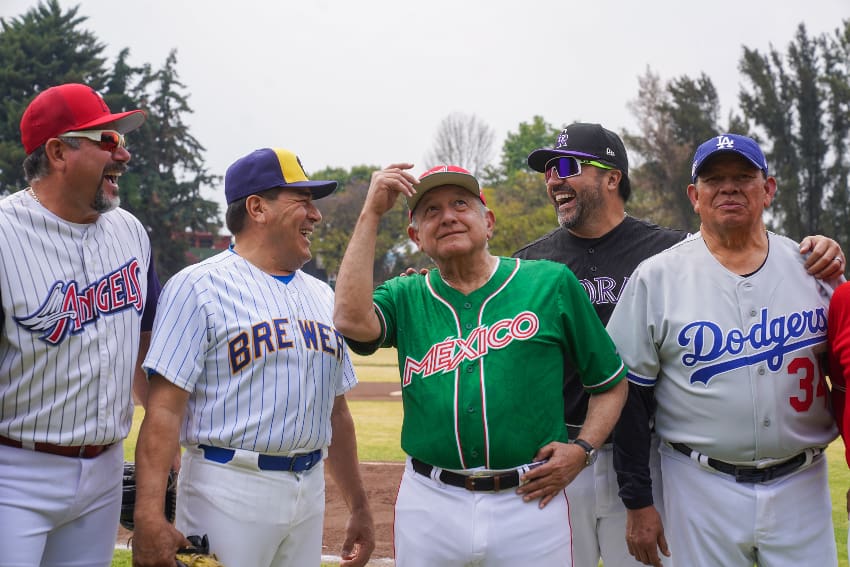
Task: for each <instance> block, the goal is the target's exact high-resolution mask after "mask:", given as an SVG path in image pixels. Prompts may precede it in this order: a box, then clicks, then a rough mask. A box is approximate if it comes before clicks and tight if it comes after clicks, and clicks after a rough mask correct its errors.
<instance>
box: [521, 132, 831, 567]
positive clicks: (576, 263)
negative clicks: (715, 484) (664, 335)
mask: <svg viewBox="0 0 850 567" xmlns="http://www.w3.org/2000/svg"><path fill="white" fill-rule="evenodd" d="M528 164H529V167H531V168H532V169H533V170H535V171H539V172H541V173H543V174H544V176H545V180H546V190H547V192H548V194H549V198H550V200H551V202H552V204H553V206H554V208H555V212H556V213H557V217H558V222H559V225H560V226H559V227H558V228H556V229H555V230H553V231H552V232H550V233H548V234H546V235H545V236H543V237H541V238H540V239H538V240H536V241H534V242H532V243H530V244H528V245H527V246H525V247H523V248H521V249H520V250H519V251H517V252H516V253H515V256H517V257H519V258H526V259H541V258H542V259H549V260H554V261H557V262H562V263H564V264H567V265H568V266H569V267H570V268H571V270H572V271H573V272H574V273H575V274H576V276H577V277H578V279H579V281H580V282H581V283H582V285H583V287H584V289H585V291H586V292H587V293H588V295H589V296H590V299H591V302H592V303H593V305H594V308H595V309H596V313H597V315H598V316H599V318H600V319H601V320H602V322H603V323H604V324H607V323H608V320H609V319H610V317H611V313H612V312H613V310H614V307H615V306H616V304H617V301H618V299H619V297H620V294H621V293H622V290H623V286H624V285H625V283H626V281H628V279H629V276H630V275H631V273H632V272H633V271H634V269H635V268H636V267H637V265H638V264H639V263H640V262H642V261H643V260H645V259H646V258H649V257H650V256H653V255H655V254H657V253H659V252H661V251H662V250H665V249H667V248H669V247H670V246H672V245H674V244H676V243H678V242H679V241H681V240H682V239H684V238H685V236H686V233H685V232H682V231H678V230H673V229H669V228H664V227H660V226H657V225H655V224H652V223H649V222H647V221H643V220H639V219H636V218H634V217H631V216H629V215H627V214H626V212H625V208H626V202H627V201H628V199H629V196H630V195H631V183H630V179H629V162H628V155H627V153H626V149H625V147H624V146H623V143H622V141H621V140H620V137H619V136H618V135H617V134H616V133H614V132H612V131H610V130H608V129H606V128H604V127H602V126H601V125H599V124H589V123H574V124H570V125H569V126H567V127H566V128H565V129H564V130H563V131H562V132H561V133H560V134H559V136H558V138H557V140H556V143H555V145H554V146H553V147H552V148H541V149H538V150H535V151H534V152H532V153H531V154H530V155H529V156H528ZM809 251H811V255H810V256H809V258H808V259H807V261H806V266H807V268H808V269H809V271H810V273H812V274H815V275H817V276H818V277H821V278H829V277H833V276H835V275H836V274H838V273H840V272H841V270H842V267H843V264H841V263H839V262H833V261H831V260H832V258H834V257H838V258H840V259H843V255H842V254H841V250H840V248H839V247H838V244H837V243H835V242H834V241H832V240H830V239H826V238H823V237H809V238H807V239H804V241H803V244H802V245H801V253H808V252H809ZM566 368H567V370H566V372H565V374H564V401H565V419H566V422H567V427H568V429H569V431H570V438H571V439H576V438H578V437H579V436H580V435H581V428H582V425H583V424H584V420H585V416H586V413H587V396H586V394H584V392H583V390H582V388H581V382H580V380H579V376H578V373H577V372H576V371H575V370H574V369H573V368H572V367H571V366H569V365H567V366H566ZM656 443H657V441H656ZM597 452H598V455H599V456H598V458H597V459H596V463H595V464H594V465H593V466H589V467H587V469H586V470H584V471H583V472H582V473H581V474H580V475H579V476H578V477H577V478H576V479H575V480H573V482H572V483H570V484H569V485H568V486H567V495H568V496H569V499H570V517H571V522H572V529H573V533H574V541H575V556H574V558H575V565H576V566H577V567H596V566H597V565H598V563H599V559H600V558H602V560H603V561H604V563H605V565H606V566H611V567H619V566H634V565H640V563H639V562H638V561H636V560H635V559H634V558H633V557H632V555H631V554H630V551H631V550H634V549H638V548H640V549H642V550H643V553H646V554H649V553H650V551H648V550H650V549H651V550H652V551H651V553H652V554H653V555H652V558H653V564H658V565H660V564H661V562H662V560H663V564H665V565H670V564H671V561H670V559H669V558H663V559H662V557H661V556H660V555H659V554H658V548H659V547H660V549H661V551H662V552H663V553H666V552H668V550H667V544H666V540H665V539H664V535H663V530H662V529H661V522H660V515H659V516H658V517H650V518H646V515H649V513H650V511H651V507H649V508H644V507H643V504H644V502H641V503H638V504H635V506H636V508H638V510H636V511H634V512H632V511H630V512H629V513H628V518H627V513H626V508H625V507H624V506H623V503H622V501H621V500H620V498H619V497H618V496H617V493H618V486H617V483H616V478H615V474H614V468H613V459H614V450H613V446H612V443H611V439H610V438H609V439H608V440H606V442H605V444H604V445H602V446H601V447H598V448H597ZM650 457H651V460H650V466H651V471H652V477H653V479H654V482H653V483H652V487H653V495H654V496H653V495H650V496H649V497H648V498H649V503H650V504H651V503H652V502H653V501H654V502H655V504H656V508H657V509H658V510H659V512H661V511H663V500H662V497H661V490H660V488H661V483H660V473H659V472H658V471H659V462H658V461H659V458H658V454H657V452H656V451H652V452H651V453H650ZM531 487H533V484H529V488H531ZM624 534H625V535H626V537H625V538H624ZM626 540H628V544H627V541H626Z"/></svg>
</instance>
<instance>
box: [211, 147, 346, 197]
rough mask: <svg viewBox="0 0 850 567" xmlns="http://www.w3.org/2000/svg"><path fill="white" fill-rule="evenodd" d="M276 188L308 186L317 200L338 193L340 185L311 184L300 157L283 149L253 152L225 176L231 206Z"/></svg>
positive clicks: (329, 182)
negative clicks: (337, 189) (235, 202)
mask: <svg viewBox="0 0 850 567" xmlns="http://www.w3.org/2000/svg"><path fill="white" fill-rule="evenodd" d="M277 187H281V188H286V187H292V188H297V187H306V188H307V189H310V192H311V193H312V194H313V198H314V199H321V198H322V197H327V196H328V195H330V194H331V193H333V192H334V191H335V190H336V187H337V182H336V181H310V179H309V178H308V177H307V174H306V173H304V167H303V166H302V165H301V160H300V159H298V156H296V155H295V154H294V153H292V152H290V151H289V150H283V149H280V148H274V149H273V148H262V149H259V150H254V151H253V152H251V153H250V154H248V155H247V156H245V157H241V158H239V159H238V160H236V161H235V162H233V164H231V166H230V167H228V168H227V172H226V173H225V174H224V197H225V199H226V200H227V204H228V205H229V204H230V203H233V202H234V201H238V200H239V199H244V198H245V197H248V196H249V195H254V194H255V193H260V192H261V191H265V190H266V189H275V188H277Z"/></svg>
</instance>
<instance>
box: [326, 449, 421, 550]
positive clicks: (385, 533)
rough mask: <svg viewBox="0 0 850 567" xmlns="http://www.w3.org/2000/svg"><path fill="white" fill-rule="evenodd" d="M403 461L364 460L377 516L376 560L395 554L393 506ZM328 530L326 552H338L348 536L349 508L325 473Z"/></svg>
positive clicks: (365, 479) (365, 477)
mask: <svg viewBox="0 0 850 567" xmlns="http://www.w3.org/2000/svg"><path fill="white" fill-rule="evenodd" d="M403 470H404V465H403V464H402V463H362V464H361V465H360V474H361V475H363V484H364V485H365V486H366V493H367V494H368V496H369V505H370V506H371V507H372V515H373V516H374V519H375V552H374V553H373V554H372V559H373V560H381V559H388V558H391V557H392V556H393V508H394V507H395V497H396V494H397V493H398V485H399V483H400V482H401V473H402V471H403ZM325 480H326V484H325V533H324V537H323V540H322V555H332V556H338V555H339V553H340V550H341V549H342V541H343V539H344V538H345V522H346V521H348V508H346V506H345V501H344V500H343V499H342V496H341V495H340V493H339V490H337V487H336V484H334V481H333V480H332V479H331V478H330V477H328V476H327V475H326V477H325Z"/></svg>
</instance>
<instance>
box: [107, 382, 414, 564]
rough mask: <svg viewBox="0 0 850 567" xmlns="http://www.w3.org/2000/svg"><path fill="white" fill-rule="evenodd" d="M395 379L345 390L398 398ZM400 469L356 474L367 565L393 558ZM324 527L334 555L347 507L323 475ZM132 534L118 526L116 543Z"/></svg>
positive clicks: (382, 466)
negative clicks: (367, 518) (367, 526)
mask: <svg viewBox="0 0 850 567" xmlns="http://www.w3.org/2000/svg"><path fill="white" fill-rule="evenodd" d="M398 390H399V386H398V383H397V382H392V383H385V382H361V383H359V384H358V385H357V386H356V387H355V388H354V389H353V390H351V392H349V393H348V395H347V398H348V399H349V400H388V399H395V400H400V398H399V397H398V396H400V392H399V391H398ZM403 469H404V466H403V464H402V463H361V464H360V474H361V475H362V476H363V484H364V485H365V486H366V492H367V494H368V496H369V503H370V505H371V507H372V514H373V516H374V520H375V543H376V545H375V552H374V553H373V554H372V561H371V562H370V565H376V566H377V565H392V559H391V558H392V557H393V536H392V529H393V508H394V506H395V498H396V494H397V492H398V485H399V483H400V482H401V474H402V471H403ZM325 486H326V488H325V528H324V535H323V540H322V555H324V556H329V557H334V556H338V555H339V553H340V550H341V549H342V542H343V540H344V538H345V523H346V521H348V508H347V507H346V505H345V501H344V500H343V498H342V495H341V494H340V492H339V490H338V489H337V487H336V484H335V483H334V481H333V479H331V478H330V476H329V475H327V473H326V474H325ZM131 536H132V533H131V532H128V531H127V530H125V529H124V528H122V527H119V528H118V535H117V538H116V546H117V547H121V548H126V546H127V541H128V540H129V539H130V537H131Z"/></svg>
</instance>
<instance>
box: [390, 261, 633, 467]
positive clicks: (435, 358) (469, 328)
mask: <svg viewBox="0 0 850 567" xmlns="http://www.w3.org/2000/svg"><path fill="white" fill-rule="evenodd" d="M374 300H375V306H376V309H377V313H378V316H379V318H380V320H381V325H382V332H383V336H382V339H381V340H382V342H383V344H384V346H396V347H398V353H399V354H398V359H399V368H400V371H401V384H402V401H403V403H404V423H403V425H402V433H401V445H402V449H404V451H405V452H406V453H407V454H408V455H411V456H412V457H416V458H417V459H420V460H422V461H424V462H426V463H430V464H433V465H436V466H439V467H442V468H448V469H468V468H475V467H481V466H483V467H485V468H490V469H506V468H512V467H517V466H520V465H523V464H525V463H529V462H531V460H532V459H533V457H534V454H535V453H536V452H537V450H538V449H539V448H540V447H542V446H543V445H545V444H546V443H549V442H550V441H563V442H565V441H567V432H566V426H565V425H564V419H563V415H564V400H563V396H561V395H560V393H561V383H562V380H563V364H564V363H563V361H564V353H565V352H566V353H568V354H569V357H570V359H571V360H572V361H573V363H574V364H575V366H576V367H577V368H579V369H580V370H581V377H582V380H583V383H584V386H585V388H586V389H587V390H589V391H590V392H602V391H605V390H607V389H609V388H611V387H613V386H614V385H615V384H617V383H618V382H619V381H620V380H621V379H622V378H623V377H624V376H625V368H624V367H623V363H622V362H621V361H620V358H619V357H618V356H617V354H616V352H615V349H614V345H613V343H612V342H611V339H610V338H609V337H608V335H607V334H606V333H605V330H604V328H603V327H602V324H601V323H600V321H599V318H598V317H597V316H596V313H595V312H594V311H593V307H592V306H591V304H590V301H588V299H587V294H586V293H585V292H584V290H583V289H582V287H581V286H580V285H579V283H578V281H577V280H576V278H575V276H573V275H572V273H571V272H570V271H569V269H568V268H567V267H566V266H563V265H560V264H556V263H554V262H548V261H525V260H518V259H512V258H500V259H499V266H498V268H497V270H496V272H495V273H494V275H493V277H491V278H490V281H489V282H487V283H486V284H485V285H484V286H482V287H481V288H480V289H478V290H476V291H474V292H472V293H470V294H469V295H464V294H462V293H460V292H458V291H457V290H455V289H453V288H452V287H450V286H449V285H447V284H446V283H445V282H444V281H443V280H442V278H441V277H440V274H439V272H438V271H437V270H432V271H431V272H430V273H429V274H428V276H426V277H405V278H395V279H392V280H390V281H388V282H386V283H385V284H383V285H382V286H379V287H378V289H377V290H376V291H375V294H374Z"/></svg>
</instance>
